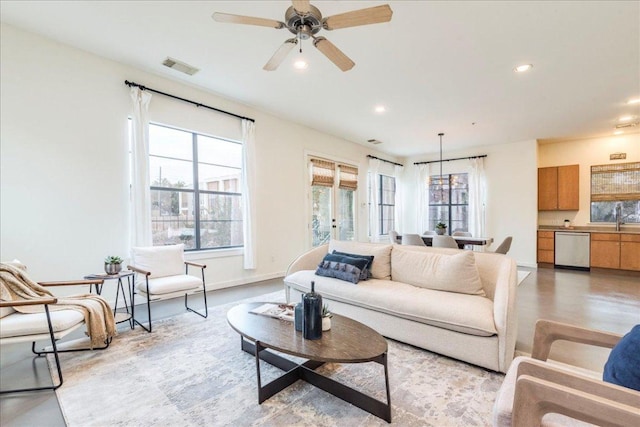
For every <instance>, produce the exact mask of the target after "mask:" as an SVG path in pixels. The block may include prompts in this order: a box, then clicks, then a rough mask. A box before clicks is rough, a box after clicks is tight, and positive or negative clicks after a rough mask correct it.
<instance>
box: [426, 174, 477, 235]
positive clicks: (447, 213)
mask: <svg viewBox="0 0 640 427" xmlns="http://www.w3.org/2000/svg"><path fill="white" fill-rule="evenodd" d="M439 222H443V223H445V224H446V225H447V233H448V234H451V233H453V232H454V231H469V178H468V174H466V173H459V174H451V175H442V179H441V177H440V175H434V176H431V177H430V178H429V230H435V228H436V224H437V223H439Z"/></svg>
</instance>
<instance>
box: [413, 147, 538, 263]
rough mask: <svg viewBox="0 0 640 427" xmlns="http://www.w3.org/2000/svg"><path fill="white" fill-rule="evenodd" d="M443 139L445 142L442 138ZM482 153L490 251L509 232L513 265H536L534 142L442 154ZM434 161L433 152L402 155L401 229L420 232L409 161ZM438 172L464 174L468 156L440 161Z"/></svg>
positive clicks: (414, 185) (436, 169)
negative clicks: (404, 202)
mask: <svg viewBox="0 0 640 427" xmlns="http://www.w3.org/2000/svg"><path fill="white" fill-rule="evenodd" d="M445 141H446V140H445ZM482 154H486V155H487V157H486V158H485V160H484V162H485V163H484V164H485V175H486V179H487V201H486V202H487V204H486V234H487V237H493V238H494V243H493V245H492V246H490V247H489V248H488V249H489V250H492V249H495V248H496V247H497V246H498V245H499V244H500V243H501V242H502V240H503V239H504V238H505V237H507V236H513V243H512V245H511V249H510V250H509V256H510V257H512V258H513V259H515V260H516V262H517V263H518V265H523V266H530V267H535V265H536V221H537V176H538V175H537V143H536V141H535V140H531V141H523V142H514V143H504V144H495V145H490V146H486V147H482V148H476V149H474V150H473V151H459V152H445V153H444V154H443V158H444V159H453V158H458V157H467V156H475V155H482ZM430 160H438V156H435V157H434V156H431V157H426V156H423V157H414V158H410V159H407V160H406V161H405V165H406V167H407V170H406V173H405V181H406V182H407V193H408V194H412V195H413V197H411V196H409V197H406V199H407V201H408V204H407V207H406V209H405V213H404V223H403V228H404V229H403V230H402V231H403V232H406V233H421V232H423V231H424V230H418V226H417V217H418V216H417V214H418V211H419V210H420V209H422V207H420V206H417V204H416V202H417V191H418V189H417V185H418V183H417V181H416V178H415V176H416V175H415V174H416V166H414V165H413V163H414V162H420V161H430ZM432 167H433V168H434V169H432V171H433V173H435V174H438V173H440V169H439V164H433V166H432ZM442 168H443V169H442V171H443V173H445V174H449V173H457V172H460V173H464V172H469V170H470V169H469V162H468V160H457V161H451V162H444V163H443V167H442Z"/></svg>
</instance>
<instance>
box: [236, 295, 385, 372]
mask: <svg viewBox="0 0 640 427" xmlns="http://www.w3.org/2000/svg"><path fill="white" fill-rule="evenodd" d="M262 304H265V303H264V302H254V303H248V304H240V305H237V306H235V307H233V308H232V309H231V310H229V312H228V313H227V321H228V322H229V325H231V327H232V328H233V329H234V330H235V331H236V332H238V333H239V334H240V335H242V336H243V337H245V338H247V339H249V340H251V341H254V342H255V341H260V344H261V345H262V346H263V347H266V348H271V349H273V350H277V351H281V352H283V353H286V354H290V355H292V356H298V357H303V358H305V359H310V360H315V361H319V362H334V363H357V362H368V361H371V360H372V359H374V358H376V357H378V356H380V355H381V354H383V353H385V352H386V351H387V341H386V340H385V339H384V338H383V337H382V335H380V334H379V333H377V332H376V331H374V330H373V329H371V328H370V327H368V326H365V325H363V324H362V323H360V322H357V321H355V320H353V319H349V318H348V317H344V316H340V315H338V314H334V315H333V318H331V329H330V330H329V331H326V332H323V333H322V338H321V339H318V340H305V339H304V338H302V332H298V331H296V330H295V327H294V324H293V322H290V321H287V320H280V319H274V318H272V317H268V316H262V315H259V314H254V313H249V311H250V310H253V309H254V308H256V307H259V306H260V305H262Z"/></svg>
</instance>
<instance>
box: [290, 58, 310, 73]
mask: <svg viewBox="0 0 640 427" xmlns="http://www.w3.org/2000/svg"><path fill="white" fill-rule="evenodd" d="M293 68H295V69H296V70H306V69H307V68H309V63H308V62H307V61H306V60H305V59H304V58H299V59H296V60H295V61H294V62H293Z"/></svg>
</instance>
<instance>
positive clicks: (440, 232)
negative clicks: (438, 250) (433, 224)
mask: <svg viewBox="0 0 640 427" xmlns="http://www.w3.org/2000/svg"><path fill="white" fill-rule="evenodd" d="M445 231H447V229H446V228H436V234H437V235H438V236H442V235H444V232H445Z"/></svg>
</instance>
